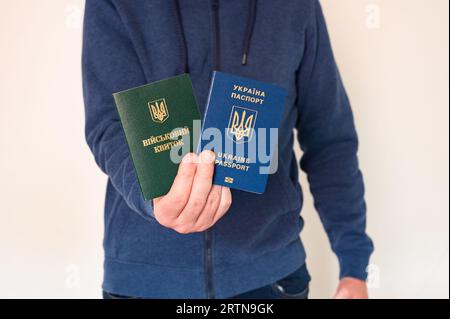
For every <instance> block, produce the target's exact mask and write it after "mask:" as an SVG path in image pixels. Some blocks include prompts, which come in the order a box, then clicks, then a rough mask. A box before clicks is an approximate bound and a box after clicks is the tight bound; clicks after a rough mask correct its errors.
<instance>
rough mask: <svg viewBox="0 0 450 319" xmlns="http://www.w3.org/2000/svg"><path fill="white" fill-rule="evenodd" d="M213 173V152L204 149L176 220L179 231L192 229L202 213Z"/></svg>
mask: <svg viewBox="0 0 450 319" xmlns="http://www.w3.org/2000/svg"><path fill="white" fill-rule="evenodd" d="M213 174H214V153H213V152H211V151H204V152H202V153H201V154H200V156H199V162H198V164H197V170H196V172H195V177H194V181H193V183H192V189H191V194H190V197H189V200H188V203H187V204H186V206H185V207H184V209H183V211H182V212H181V214H180V215H179V216H178V219H177V222H178V223H179V224H180V225H182V226H181V228H182V229H181V232H184V231H185V230H186V229H189V230H190V229H192V228H193V227H194V225H195V223H196V222H197V220H198V218H199V216H200V214H201V213H202V211H203V209H204V207H205V205H206V201H207V199H208V196H209V193H210V190H211V188H212V179H213Z"/></svg>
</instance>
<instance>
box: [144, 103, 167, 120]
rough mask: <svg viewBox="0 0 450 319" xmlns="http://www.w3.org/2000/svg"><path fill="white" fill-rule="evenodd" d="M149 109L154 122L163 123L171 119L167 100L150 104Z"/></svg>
mask: <svg viewBox="0 0 450 319" xmlns="http://www.w3.org/2000/svg"><path fill="white" fill-rule="evenodd" d="M148 108H149V110H150V115H151V117H152V120H153V122H156V123H163V122H165V121H166V120H167V119H168V118H169V110H168V109H167V104H166V100H165V99H159V100H155V101H152V102H148Z"/></svg>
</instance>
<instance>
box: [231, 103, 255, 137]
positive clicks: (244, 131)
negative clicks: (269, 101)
mask: <svg viewBox="0 0 450 319" xmlns="http://www.w3.org/2000/svg"><path fill="white" fill-rule="evenodd" d="M257 115H258V111H255V110H251V109H247V108H243V107H239V106H233V108H232V110H231V115H230V122H229V124H228V129H227V136H228V137H229V138H231V139H232V140H233V141H235V142H236V143H245V142H248V141H249V140H250V139H251V138H252V135H253V131H254V128H255V124H256V116H257Z"/></svg>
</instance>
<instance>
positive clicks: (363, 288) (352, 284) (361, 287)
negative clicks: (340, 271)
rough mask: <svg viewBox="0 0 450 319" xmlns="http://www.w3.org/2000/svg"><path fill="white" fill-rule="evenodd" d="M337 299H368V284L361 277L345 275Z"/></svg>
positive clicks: (336, 295)
mask: <svg viewBox="0 0 450 319" xmlns="http://www.w3.org/2000/svg"><path fill="white" fill-rule="evenodd" d="M334 298H335V299H368V298H369V294H368V292H367V285H366V282H365V281H362V280H360V279H355V278H350V277H345V278H342V279H341V281H340V283H339V286H338V289H337V291H336V294H335V296H334Z"/></svg>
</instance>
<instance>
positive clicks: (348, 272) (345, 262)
mask: <svg viewBox="0 0 450 319" xmlns="http://www.w3.org/2000/svg"><path fill="white" fill-rule="evenodd" d="M338 259H339V266H340V274H339V278H340V279H342V278H344V277H352V278H356V279H360V280H364V281H365V280H367V275H368V274H367V266H368V265H369V259H370V255H367V256H361V255H360V254H356V253H355V254H351V253H345V254H340V255H339V256H338Z"/></svg>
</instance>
